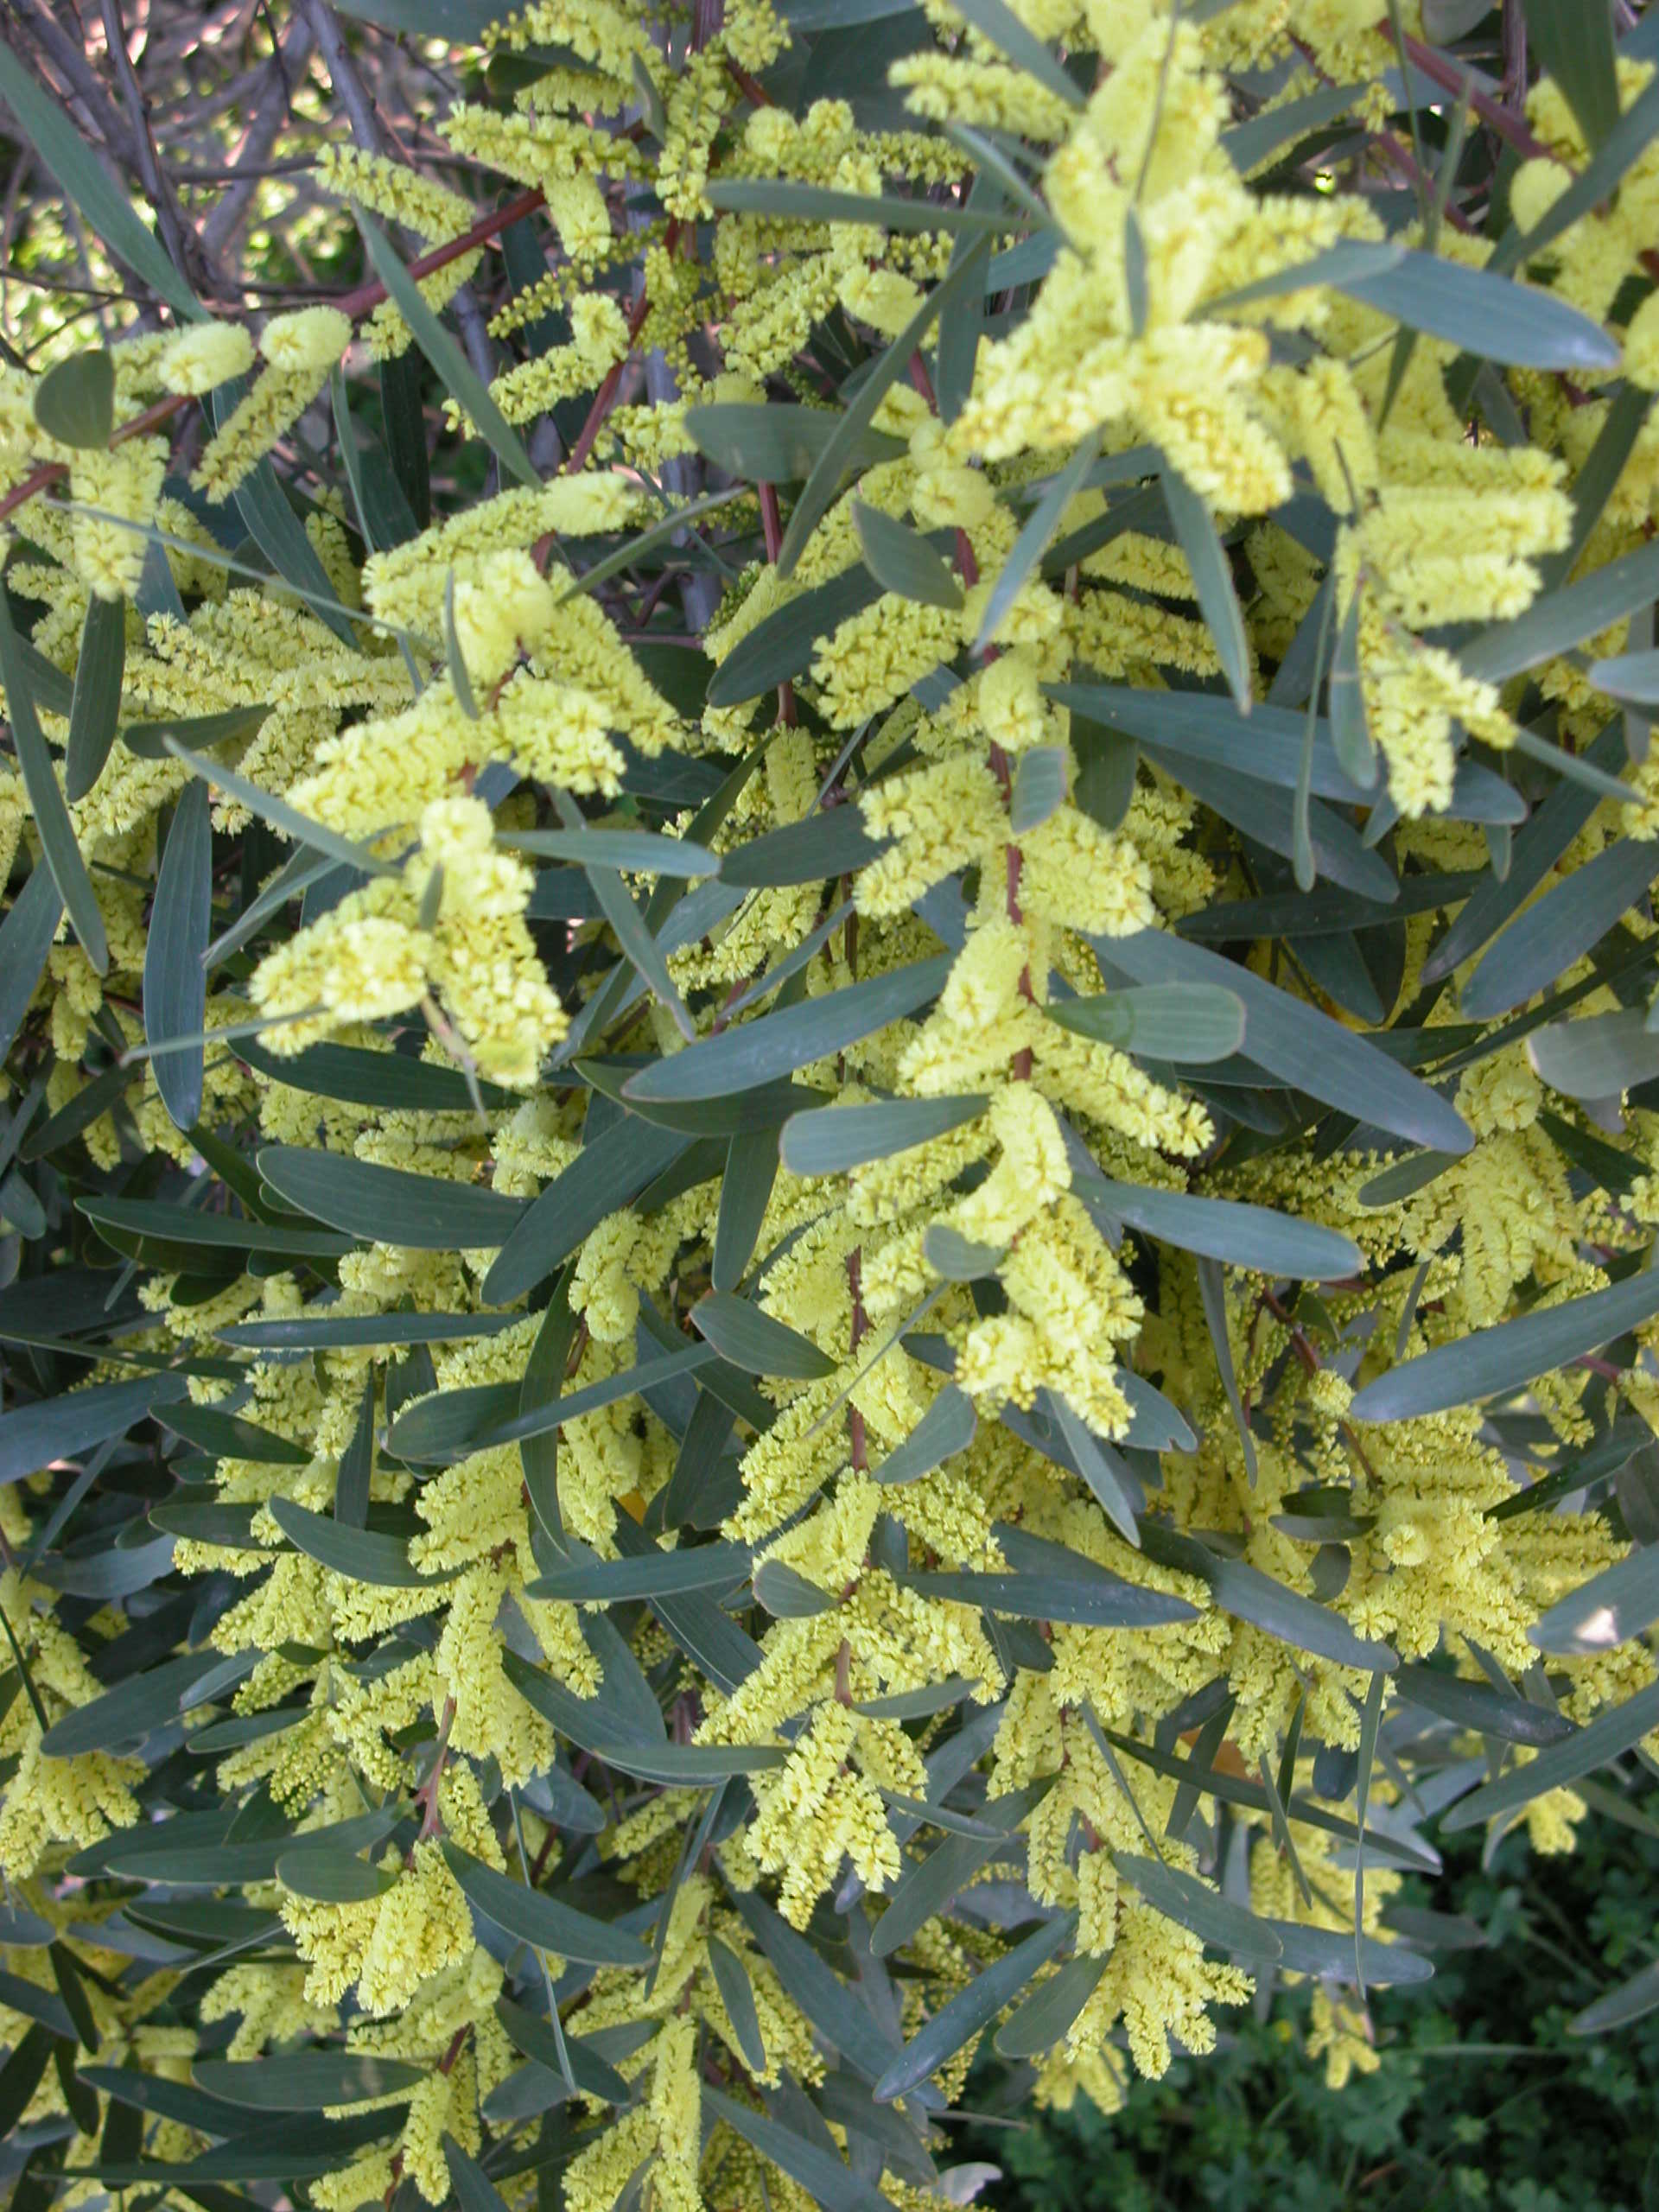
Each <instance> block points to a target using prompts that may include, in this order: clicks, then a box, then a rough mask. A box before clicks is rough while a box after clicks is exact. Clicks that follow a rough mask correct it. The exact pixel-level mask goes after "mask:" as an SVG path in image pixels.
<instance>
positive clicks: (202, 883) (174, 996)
mask: <svg viewBox="0 0 1659 2212" xmlns="http://www.w3.org/2000/svg"><path fill="white" fill-rule="evenodd" d="M212 921H213V823H212V822H211V820H210V819H209V817H208V810H207V785H206V784H201V783H194V782H193V783H192V784H190V785H188V787H187V789H186V790H185V791H184V793H183V795H182V796H181V798H180V800H179V803H178V805H177V807H176V808H175V810H174V814H173V823H172V827H171V828H170V829H168V833H167V843H166V845H165V846H164V848H163V849H162V866H161V874H160V875H159V877H158V879H157V880H156V904H155V907H154V909H153V911H152V912H151V914H150V918H149V942H148V943H147V944H146V945H145V947H144V1038H145V1041H146V1042H147V1043H148V1045H149V1049H150V1052H151V1054H152V1055H153V1058H152V1061H151V1070H152V1072H153V1073H154V1076H155V1078H156V1090H158V1091H160V1093H161V1095H162V1105H164V1106H165V1107H166V1109H167V1110H168V1116H169V1118H170V1119H171V1121H172V1122H173V1125H174V1127H175V1128H179V1129H182V1130H184V1131H185V1132H186V1133H187V1134H188V1132H189V1131H190V1130H191V1129H193V1128H194V1127H195V1125H196V1123H197V1122H199V1121H200V1119H201V1096H202V1080H203V1067H204V1064H205V1057H206V1055H205V1047H204V1046H203V1044H202V1043H201V1041H200V1039H201V1033H202V1025H203V1023H204V1021H205V1020H206V1018H207V969H205V968H204V967H203V966H202V955H203V954H204V953H205V952H206V950H207V937H208V932H209V930H210V927H211V925H212ZM175 1039H177V1040H182V1039H194V1040H196V1041H194V1042H192V1043H189V1044H182V1043H181V1045H180V1047H179V1048H178V1049H174V1050H169V1049H168V1047H169V1046H173V1045H174V1043H175Z"/></svg>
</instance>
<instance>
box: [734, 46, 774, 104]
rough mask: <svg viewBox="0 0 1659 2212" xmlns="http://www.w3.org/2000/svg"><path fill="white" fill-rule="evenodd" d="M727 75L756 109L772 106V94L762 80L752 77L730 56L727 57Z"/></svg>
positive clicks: (739, 62)
mask: <svg viewBox="0 0 1659 2212" xmlns="http://www.w3.org/2000/svg"><path fill="white" fill-rule="evenodd" d="M726 74H727V75H728V77H729V78H730V79H731V80H732V82H733V83H734V85H735V86H737V89H738V91H739V92H741V93H742V95H743V97H744V99H746V100H749V101H751V102H753V105H755V106H756V107H770V106H771V105H772V94H771V93H770V92H768V91H767V90H766V86H764V85H763V84H762V83H761V82H760V79H759V78H758V77H753V76H751V75H750V73H749V72H748V71H747V69H746V68H745V67H743V65H742V63H741V61H734V60H733V59H732V57H731V55H730V54H728V55H727V57H726Z"/></svg>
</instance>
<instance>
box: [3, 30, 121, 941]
mask: <svg viewBox="0 0 1659 2212" xmlns="http://www.w3.org/2000/svg"><path fill="white" fill-rule="evenodd" d="M7 64H9V65H10V67H11V68H12V69H14V70H15V69H16V67H17V65H16V62H14V61H12V60H11V57H10V54H6V53H5V52H4V49H3V48H0V65H7ZM0 89H3V90H6V91H7V92H8V96H10V80H9V79H8V77H7V74H6V68H5V67H4V66H0ZM88 159H89V161H90V159H91V157H90V156H88ZM0 684H3V685H4V687H5V694H6V705H7V708H8V709H9V711H10V715H11V738H12V743H13V745H14V747H16V753H17V766H18V767H19V768H20V769H21V770H22V778H23V789H24V791H25V793H26V794H27V796H28V798H29V811H30V813H31V814H32V815H33V816H34V817H35V829H36V830H37V831H38V832H39V833H40V840H41V850H42V851H43V852H44V854H45V855H46V864H47V866H48V868H50V869H51V871H52V880H53V881H54V883H55V884H56V885H57V887H58V895H59V897H60V899H62V901H63V903H64V906H65V908H66V909H67V912H68V915H69V921H70V925H71V927H72V928H73V931H74V932H75V935H76V936H77V937H78V938H79V940H80V944H81V950H83V951H84V952H85V953H86V957H87V958H88V960H90V961H91V962H92V966H93V967H94V968H95V969H97V971H98V973H99V975H100V976H103V975H106V974H107V973H108V972H109V965H110V944H109V938H107V936H106V935H105V929H104V917H103V915H102V914H101V913H100V912H99V907H98V899H97V895H96V894H95V893H94V892H93V890H92V878H91V877H90V876H89V875H88V874H87V873H86V861H84V860H83V859H82V858H81V854H80V847H79V843H78V842H76V838H75V832H74V826H73V823H71V821H70V819H69V810H68V808H67V806H66V805H65V804H64V798H63V792H62V790H61V789H60V785H59V783H58V778H57V771H56V770H55V769H54V767H53V766H52V755H51V754H50V753H49V752H48V750H47V745H46V739H45V737H44V735H43V734H42V733H41V724H40V717H39V716H38V715H36V713H35V694H34V690H33V688H32V684H31V680H30V677H29V666H28V664H27V662H26V661H25V659H24V658H23V652H22V639H21V638H20V637H19V636H18V635H17V632H16V627H15V626H14V625H13V622H12V619H11V608H10V605H9V603H8V601H7V599H6V594H5V593H4V591H3V590H0Z"/></svg>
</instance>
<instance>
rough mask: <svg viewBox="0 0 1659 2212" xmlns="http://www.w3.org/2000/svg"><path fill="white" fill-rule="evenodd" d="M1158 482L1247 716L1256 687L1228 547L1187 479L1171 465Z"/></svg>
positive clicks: (1235, 695) (1223, 661)
mask: <svg viewBox="0 0 1659 2212" xmlns="http://www.w3.org/2000/svg"><path fill="white" fill-rule="evenodd" d="M1160 481H1161V482H1162V484H1163V487H1164V504H1165V505H1166V506H1167V508H1168V509H1169V518H1170V520H1171V522H1172V523H1173V524H1174V525H1175V535H1176V537H1177V538H1178V539H1179V542H1180V548H1181V550H1182V552H1183V553H1185V556H1186V563H1187V566H1188V567H1189V568H1190V569H1192V582H1193V586H1194V588H1195V589H1196V590H1197V592H1198V607H1199V611H1200V612H1201V613H1202V614H1203V616H1204V619H1205V622H1206V623H1207V624H1208V626H1209V630H1210V635H1211V639H1212V640H1213V642H1214V645H1215V648H1216V652H1217V654H1218V655H1219V657H1220V660H1221V665H1222V671H1223V673H1224V675H1225V677H1226V678H1227V688H1228V689H1229V690H1230V691H1231V693H1232V695H1233V698H1234V701H1235V702H1236V705H1237V707H1238V709H1239V712H1240V713H1241V714H1248V713H1249V710H1250V698H1251V690H1252V686H1251V680H1250V646H1249V637H1248V635H1247V634H1246V632H1245V628H1244V614H1243V609H1242V608H1241V607H1240V606H1239V603H1238V592H1237V589H1236V587H1235V585H1234V582H1233V572H1232V569H1231V566H1230V563H1229V562H1228V559H1227V549H1226V548H1225V546H1224V545H1223V543H1222V542H1221V534H1220V532H1219V531H1217V528H1216V523H1215V518H1214V516H1213V515H1212V514H1211V512H1210V510H1209V508H1208V507H1207V506H1206V505H1205V503H1204V501H1203V500H1202V499H1200V498H1199V496H1198V493H1196V492H1195V491H1193V490H1192V486H1190V485H1189V484H1188V483H1187V482H1186V480H1185V478H1184V477H1182V476H1180V475H1179V474H1178V473H1177V472H1176V471H1175V470H1174V469H1173V468H1170V467H1166V468H1165V470H1164V472H1163V475H1162V478H1161V479H1160Z"/></svg>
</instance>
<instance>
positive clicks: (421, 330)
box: [353, 207, 541, 490]
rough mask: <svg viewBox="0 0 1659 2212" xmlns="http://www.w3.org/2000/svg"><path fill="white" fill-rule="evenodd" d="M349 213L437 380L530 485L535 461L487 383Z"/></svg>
mask: <svg viewBox="0 0 1659 2212" xmlns="http://www.w3.org/2000/svg"><path fill="white" fill-rule="evenodd" d="M353 213H354V214H355V215H356V217H357V226H358V228H359V230H360V231H361V232H362V233H363V243H364V245H365V247H366V248H367V250H368V256H369V259H370V260H371V261H372V263H373V264H374V273H375V275H376V276H377V277H378V278H379V279H380V282H381V283H383V284H384V285H385V288H386V292H387V296H388V297H389V298H390V299H391V301H392V302H393V304H394V305H395V306H396V308H397V312H398V313H399V314H400V315H402V316H403V318H404V321H405V322H406V323H407V324H408V325H409V327H410V330H411V331H412V332H413V333H414V335H415V343H416V345H417V346H419V347H420V349H421V351H422V353H424V354H425V356H426V358H427V359H428V360H429V361H430V362H431V364H432V366H433V367H434V368H435V370H436V372H437V375H438V381H439V383H440V384H441V385H442V386H443V387H444V389H445V391H448V394H449V396H450V397H451V398H452V399H454V401H455V403H456V404H457V405H458V406H460V407H461V409H462V410H464V411H465V412H466V413H467V415H468V416H470V417H471V418H472V420H473V422H474V423H475V424H476V425H477V427H478V430H479V433H480V435H481V436H482V437H484V438H485V439H486V440H487V442H488V443H489V445H490V446H491V448H492V449H493V451H494V453H495V454H496V455H497V456H498V458H499V461H500V462H501V465H502V467H504V468H505V469H506V471H507V472H508V474H510V475H512V476H516V477H517V478H518V481H519V482H520V483H521V484H525V485H528V486H531V489H532V490H533V489H535V488H536V487H537V486H539V485H540V483H541V478H540V476H539V475H537V472H536V467H535V464H534V463H533V462H532V461H531V458H530V455H529V454H527V453H526V452H525V451H524V443H523V441H522V440H521V439H520V437H519V435H518V432H517V430H515V429H513V427H512V423H509V422H508V420H507V418H506V416H505V415H504V414H503V413H502V412H501V410H500V409H499V407H498V406H497V405H496V404H495V402H494V400H493V399H492V398H491V397H490V392H489V387H488V385H486V383H485V382H484V379H483V378H481V377H480V375H479V373H478V372H477V371H476V370H475V369H474V367H473V365H472V364H471V362H470V361H468V359H467V356H466V355H465V353H462V352H461V347H460V346H458V345H457V344H456V342H455V340H454V339H453V338H452V337H451V336H450V335H449V333H448V331H447V330H446V329H445V328H444V327H443V325H442V323H441V322H440V321H438V318H437V317H436V315H434V314H433V312H432V310H431V308H429V307H428V305H427V303H426V302H425V300H424V299H423V298H422V296H421V290H420V287H419V286H418V285H417V284H416V282H415V279H414V278H413V277H411V276H410V273H409V271H408V270H407V269H405V268H404V264H403V262H402V261H401V260H400V259H399V257H398V256H397V252H396V251H394V249H393V247H392V245H391V240H390V239H389V238H387V236H386V234H385V232H384V231H383V230H382V229H381V228H380V226H379V225H378V223H377V222H376V221H375V220H374V219H373V218H372V216H370V215H367V214H365V213H364V211H363V209H362V208H361V207H353Z"/></svg>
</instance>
